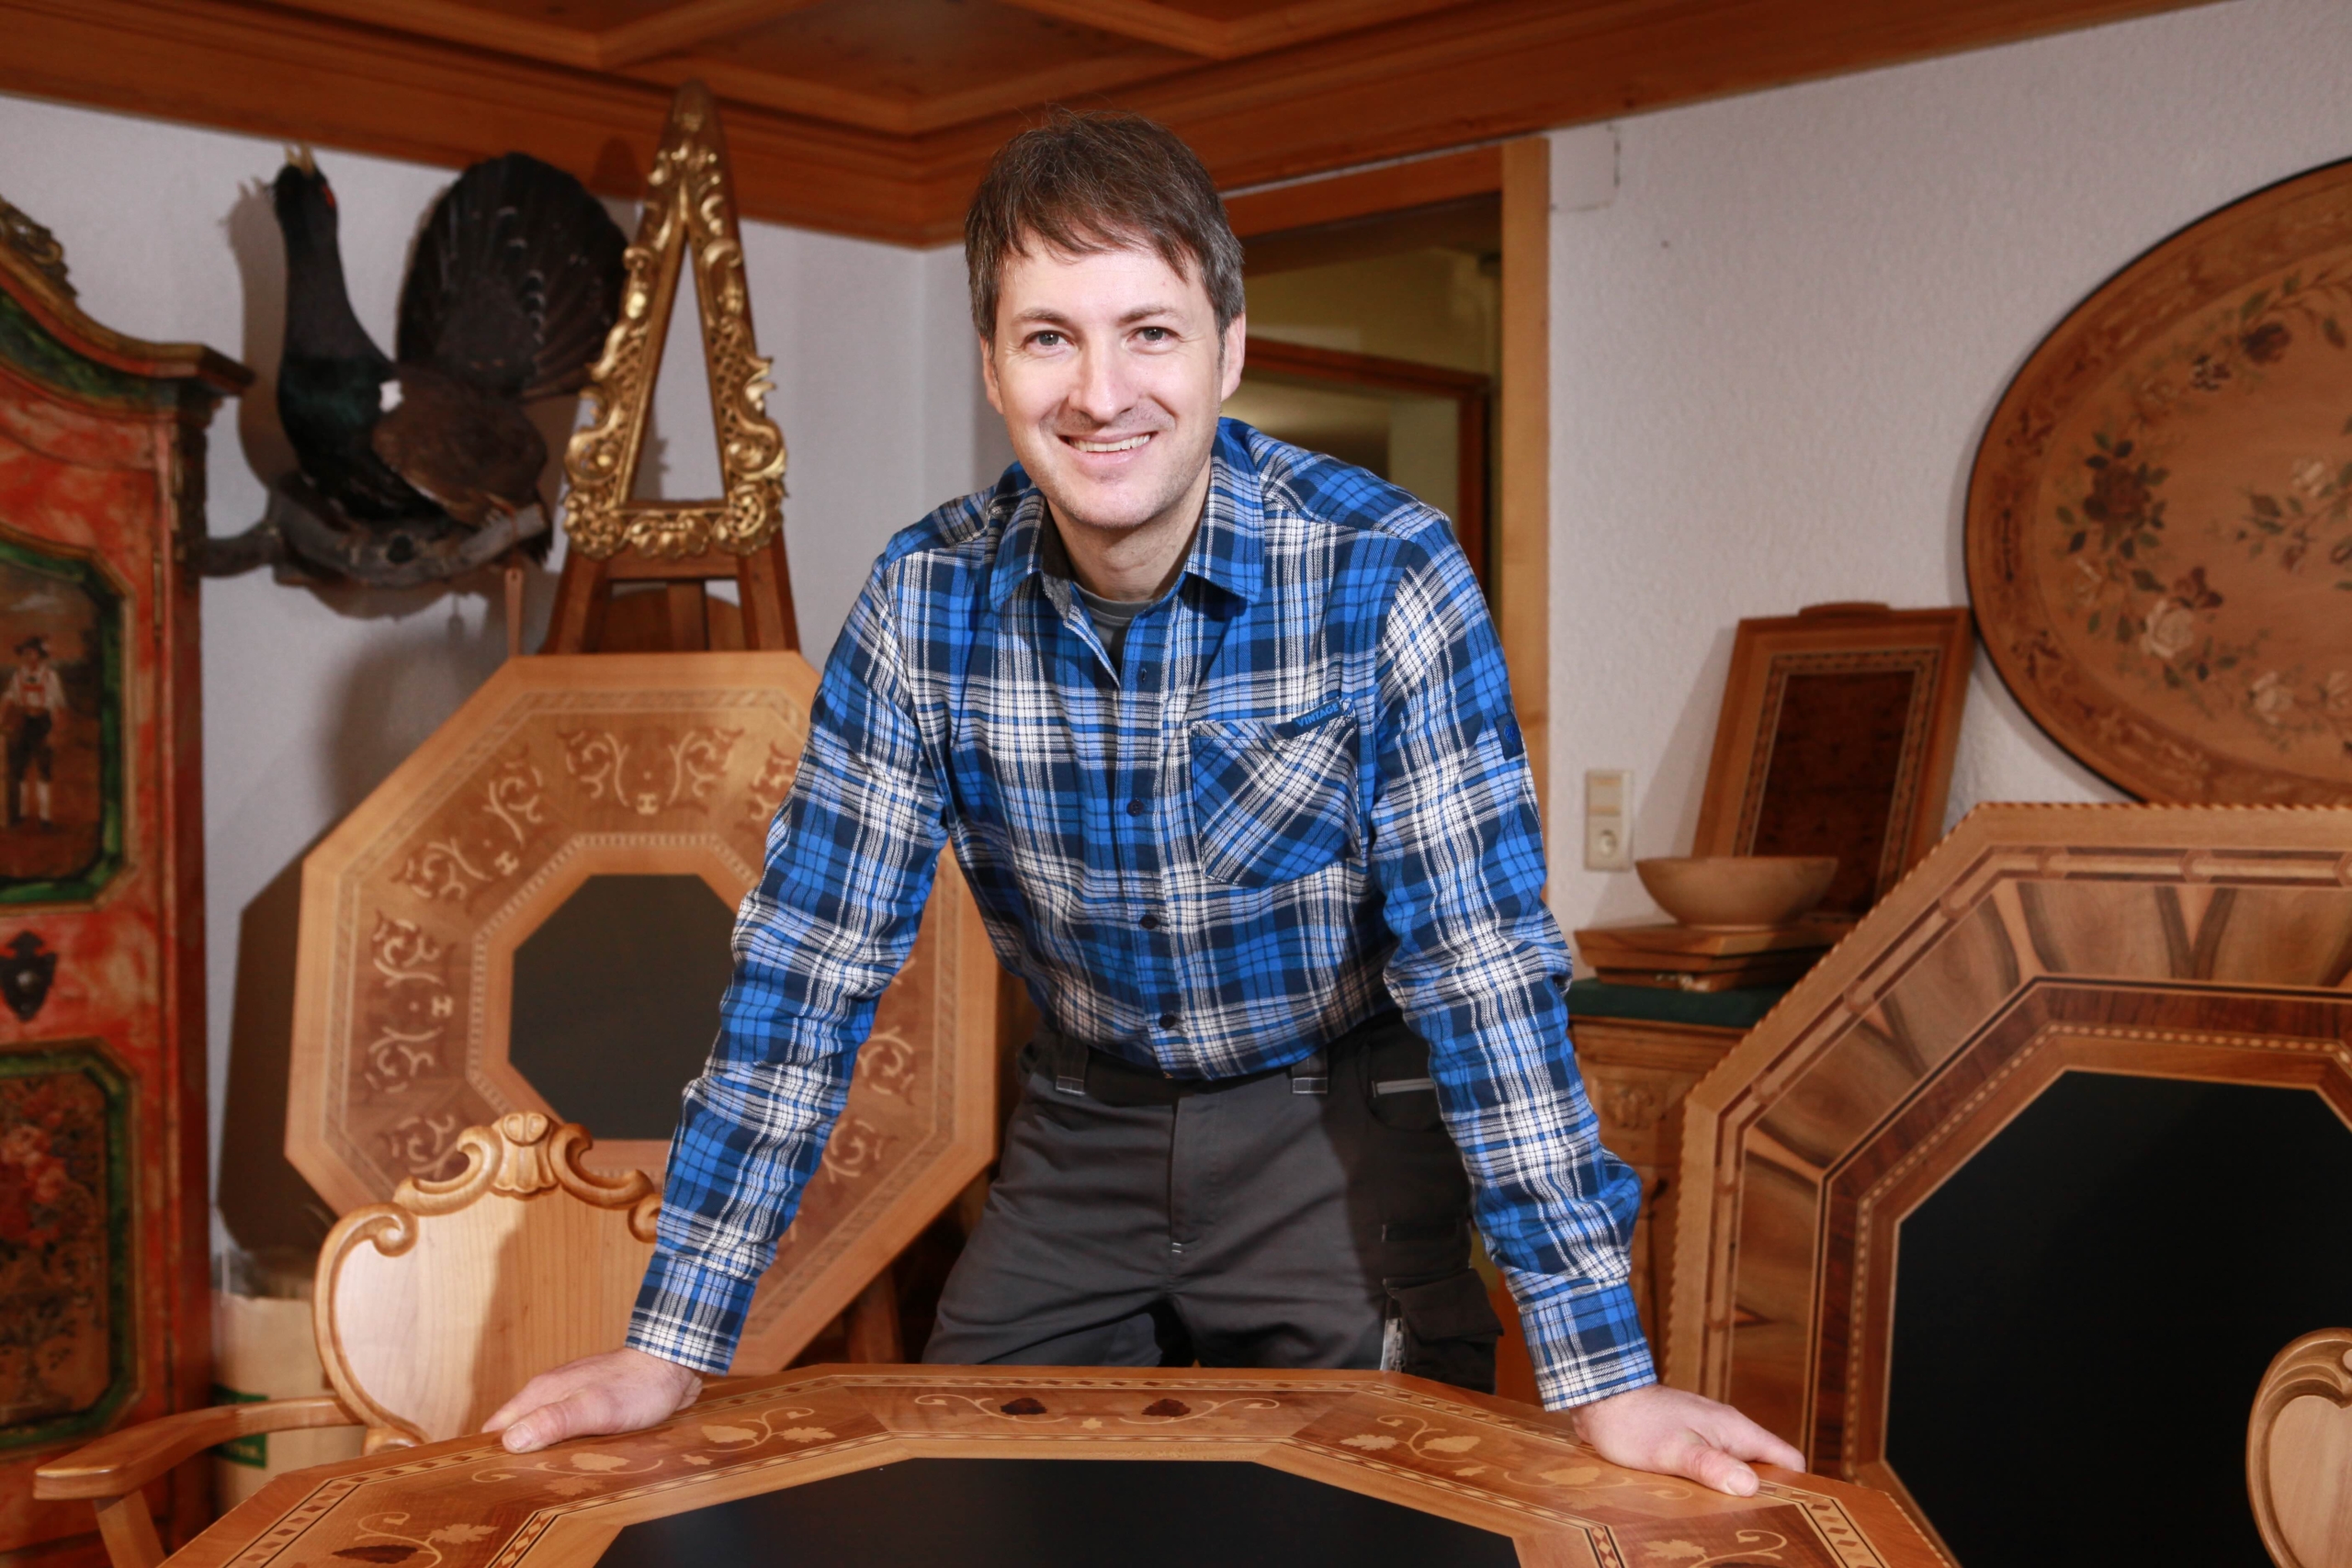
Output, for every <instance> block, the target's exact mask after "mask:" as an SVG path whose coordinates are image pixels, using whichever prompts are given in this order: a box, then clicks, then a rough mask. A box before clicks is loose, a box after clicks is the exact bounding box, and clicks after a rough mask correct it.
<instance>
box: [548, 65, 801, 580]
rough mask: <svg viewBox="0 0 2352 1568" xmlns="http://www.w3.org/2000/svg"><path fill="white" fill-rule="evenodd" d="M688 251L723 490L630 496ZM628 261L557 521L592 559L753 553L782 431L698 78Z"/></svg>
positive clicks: (767, 516) (776, 500)
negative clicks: (693, 495)
mask: <svg viewBox="0 0 2352 1568" xmlns="http://www.w3.org/2000/svg"><path fill="white" fill-rule="evenodd" d="M688 251H691V252H693V254H694V258H695V300H696V302H697V304H698V305H699V306H700V309H701V312H702V335H703V358H704V361H705V366H706V368H707V370H708V372H709V378H710V409H711V421H712V423H713V425H714V426H715V427H716V428H717V431H718V467H719V474H720V476H721V478H722V479H723V480H724V482H725V485H726V494H725V496H724V497H723V498H722V499H720V500H718V501H716V502H672V501H634V500H631V499H630V492H631V490H632V488H633V487H634V485H635V483H636V480H637V468H638V462H639V457H641V456H642V452H643V446H644V441H645V425H646V415H647V413H648V412H649V411H650V408H651V406H652V400H653V387H654V382H655V380H656V379H657V378H659V376H660V374H661V370H662V346H663V344H664V342H665V341H666V339H667V338H668V336H669V331H670V312H671V308H672V306H673V303H674V302H675V300H676V299H677V294H678V272H679V267H680V265H681V263H682V262H683V260H684V256H685V254H686V253H687V252H688ZM768 368H769V362H768V361H767V360H765V359H763V358H762V357H761V356H760V353H759V347H758V344H757V343H756V341H755V340H754V339H753V337H752V296H751V290H750V288H748V287H747V286H746V285H745V283H744V281H743V248H742V243H741V239H740V238H739V235H738V231H737V225H736V218H735V201H734V197H733V194H732V191H731V188H730V186H729V175H728V170H727V140H726V137H725V135H724V134H723V133H722V132H721V131H720V130H719V126H718V109H717V107H716V106H715V105H713V103H712V102H711V97H710V92H709V89H707V87H705V86H704V85H702V84H701V83H699V82H689V83H687V84H686V85H684V86H683V87H681V88H679V89H678V96H677V98H676V100H675V102H673V104H672V106H671V108H670V123H669V126H668V128H667V129H666V130H664V131H663V132H662V147H661V151H660V152H656V153H655V154H654V158H653V168H652V171H651V173H650V174H649V175H646V195H645V207H644V211H643V215H642V216H641V217H640V218H639V220H638V231H637V243H634V244H632V245H630V246H629V248H628V283H627V284H626V285H625V286H624V287H623V290H622V294H621V318H620V321H618V322H617V323H616V324H615V326H614V328H613V332H612V335H611V337H609V338H608V339H606V340H605V355H604V358H603V359H601V360H599V361H598V362H597V365H596V367H595V368H594V370H593V371H591V372H590V379H589V383H588V400H589V403H590V405H591V407H592V409H593V411H594V413H593V418H592V420H591V423H589V425H588V427H587V428H585V429H583V430H582V431H581V432H580V433H579V434H576V435H574V436H573V437H572V438H571V447H570V449H569V450H568V451H567V452H566V453H565V454H564V471H565V472H566V473H567V474H568V475H569V476H570V477H571V497H570V500H569V501H567V502H566V503H565V507H564V518H563V526H564V533H565V535H566V536H567V537H569V539H570V540H571V548H573V549H575V550H582V551H585V552H586V553H587V554H588V555H590V556H592V557H594V558H597V559H599V560H602V559H604V558H607V557H609V556H612V555H615V554H616V553H618V552H619V551H621V550H623V549H633V550H635V551H637V552H638V553H639V554H640V555H646V556H653V557H661V558H684V557H688V556H699V555H704V554H707V553H708V552H710V551H712V550H714V549H716V550H723V551H726V552H727V553H729V554H730V555H739V556H741V555H749V554H750V553H751V552H752V551H753V550H756V549H758V548H760V547H762V546H763V545H765V544H767V543H768V541H769V540H771V539H773V538H775V536H776V534H777V533H778V532H779V531H780V530H781V529H782V528H783V526H784V464H785V451H784V434H783V432H781V431H779V430H778V429H777V428H776V425H775V421H774V420H772V419H770V418H769V417H768V414H767V404H766V397H767V392H768V389H769V382H768Z"/></svg>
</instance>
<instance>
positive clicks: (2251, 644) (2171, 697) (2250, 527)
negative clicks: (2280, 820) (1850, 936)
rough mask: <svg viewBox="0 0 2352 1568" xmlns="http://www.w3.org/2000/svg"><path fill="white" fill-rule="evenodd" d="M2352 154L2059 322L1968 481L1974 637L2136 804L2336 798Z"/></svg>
mask: <svg viewBox="0 0 2352 1568" xmlns="http://www.w3.org/2000/svg"><path fill="white" fill-rule="evenodd" d="M2348 376H2352V164H2330V165H2328V166H2327V167H2325V168H2322V169H2315V170H2313V171H2312V172H2311V173H2309V174H2306V175H2299V176H2298V177H2296V178H2294V179H2291V180H2287V181H2284V182H2282V183H2280V184H2278V185H2276V186H2271V187H2270V188H2269V189H2267V190H2264V191H2260V192H2257V193H2256V194H2255V195H2253V196H2250V197H2246V198H2245V199H2244V200H2242V201H2239V202H2237V203H2235V204H2233V205H2232V206H2229V207H2226V208H2223V209H2222V210H2221V211H2219V212H2216V213H2213V214H2212V215H2211V216H2210V217H2207V218H2205V219H2202V220H2199V221H2198V222H2197V223H2195V224H2192V225H2191V226H2190V227H2188V228H2187V229H2185V230H2183V231H2180V232H2179V233H2177V234H2175V235H2174V236H2173V237H2172V238H2170V239H2168V240H2166V241H2165V242H2164V243H2162V244H2159V245H2157V246H2156V247H2155V248H2154V249H2153V250H2151V251H2149V252H2148V253H2147V254H2145V255H2143V256H2142V257H2140V258H2139V259H2138V260H2137V261H2135V262H2133V263H2132V264H2131V265H2130V266H2128V267H2126V268H2124V270H2123V271H2121V272H2120V273H2118V274H2117V275H2116V276H2114V277H2113V278H2112V279H2111V280H2109V282H2108V283H2106V284H2105V285H2103V286H2101V288H2099V289H2098V292H2097V293H2095V294H2093V295H2092V296H2091V297H2090V298H2089V299H2086V300H2085V301H2084V302H2083V303H2082V304H2081V305H2080V306H2078V307H2076V308H2075V311H2074V313H2073V314H2071V315H2069V316H2068V317H2067V318H2066V320H2065V321H2062V322H2061V323H2059V325H2058V328H2057V330H2056V331H2054V332H2052V333H2051V334H2050V336H2049V337H2048V338H2047V339H2046V340H2044V341H2043V343H2042V344H2041V347H2040V348H2038V349H2036V350H2035V351H2034V354H2033V355H2032V357H2031V358H2030V359H2029V360H2027V361H2026V365H2025V368H2023V369H2022V370H2020V371H2019V372H2018V377H2017V379H2016V380H2015V381H2014V382H2012V383H2011V384H2010V387H2009V389H2008V393H2007V396H2006V397H2004V398H2003V399H2002V400H2001V405H2000V407H1999V408H1998V409H1997V410H1996V412H1994V415H1993V419H1992V423H1990V425H1988V426H1987V428H1986V430H1985V442H1984V445H1983V446H1982V447H1981V448H1980V449H1979V451H1978V453H1977V457H1976V468H1975V473H1974V476H1973V479H1971V481H1970V486H1969V499H1968V547H1967V553H1968V583H1969V594H1970V597H1971V598H1972V600H1973V602H1974V604H1975V607H1976V614H1977V618H1978V620H1979V621H1980V623H1981V624H1982V625H1983V626H1984V629H1985V646H1986V647H1987V648H1988V649H1990V650H1991V652H1992V655H1993V661H1994V664H1995V665H1996V667H1997V668H1998V669H1999V671H2001V676H2002V679H2004V680H2005V681H2007V682H2008V684H2009V689H2010V690H2011V691H2012V692H2014V693H2015V694H2017V698H2018V702H2019V703H2020V704H2021V705H2023V706H2024V707H2025V709H2026V711H2027V712H2028V713H2030V714H2031V715H2032V716H2033V717H2034V720H2035V722H2036V723H2038V724H2040V725H2041V727H2042V728H2044V729H2046V730H2048V731H2049V732H2050V734H2051V736H2052V739H2056V740H2057V742H2058V743H2059V744H2060V745H2062V746H2064V747H2065V748H2066V749H2067V750H2070V751H2072V752H2073V753H2074V754H2075V756H2077V757H2079V758H2081V759H2082V760H2083V761H2084V762H2086V763H2087V764H2088V765H2089V766H2091V767H2092V768H2095V769H2097V770H2098V772H2099V773H2103V774H2105V775H2106V776H2107V777H2108V778H2109V779H2111V780H2113V781H2114V782H2115V783H2116V784H2120V785H2121V786H2122V787H2123V788H2124V789H2127V790H2129V791H2131V793H2132V794H2134V795H2139V796H2140V797H2141V798H2143V799H2145V800H2152V801H2177V802H2198V801H2214V802H2232V801H2236V802H2276V803H2280V804H2291V803H2312V804H2315V803H2323V802H2335V803H2343V802H2347V801H2352V642H2347V640H2346V637H2345V635H2344V627H2345V626H2346V621H2347V619H2352V423H2347V415H2352V397H2347V396H2346V378H2347V377H2348Z"/></svg>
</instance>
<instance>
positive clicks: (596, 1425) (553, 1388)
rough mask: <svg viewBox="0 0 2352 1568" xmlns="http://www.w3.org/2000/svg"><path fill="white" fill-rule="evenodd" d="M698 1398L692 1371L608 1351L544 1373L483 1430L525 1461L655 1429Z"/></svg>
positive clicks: (699, 1384) (696, 1378)
mask: <svg viewBox="0 0 2352 1568" xmlns="http://www.w3.org/2000/svg"><path fill="white" fill-rule="evenodd" d="M701 1395H702V1379H701V1378H700V1377H699V1376H697V1375H696V1374H695V1372H694V1371H692V1370H691V1369H690V1368H686V1367H682V1366H680V1365H678V1363H677V1362H675V1361H665V1360H663V1359H662V1358H661V1357H659V1356H649V1355H647V1354H646V1353H645V1352H644V1351H642V1350H608V1351H606V1352H605V1354H603V1355H601V1356H583V1357H582V1358H581V1359H579V1360H577V1361H571V1362H568V1363H566V1364H565V1365H563V1366H560V1367H558V1368H556V1369H555V1371H551V1372H541V1373H540V1374H539V1375H538V1376H537V1377H535V1378H533V1379H532V1380H531V1381H530V1382H526V1383H525V1384H524V1385H523V1389H522V1392H521V1393H517V1394H516V1395H515V1397H514V1398H512V1399H510V1400H508V1401H507V1402H506V1403H505V1404H502V1405H500V1406H499V1407H498V1409H497V1410H496V1411H495V1412H494V1413H493V1414H492V1416H491V1418H490V1419H489V1420H487V1421H485V1422H483V1423H482V1427H481V1429H482V1430H483V1431H485V1432H503V1433H504V1434H505V1438H504V1441H505V1444H506V1451H507V1452H508V1453H515V1454H526V1453H529V1452H531V1451H532V1450H534V1449H543V1448H546V1447H547V1446H548V1444H550V1443H560V1442H562V1441H563V1440H564V1439H565V1438H588V1437H595V1436H598V1435H601V1434H604V1433H608V1432H634V1431H637V1430H639V1428H641V1427H653V1426H659V1425H660V1424H661V1423H662V1422H664V1421H667V1420H668V1419H669V1418H670V1417H671V1416H675V1415H676V1414H677V1413H678V1412H679V1411H681V1410H684V1408H685V1407H686V1406H687V1405H689V1404H693V1403H694V1402H695V1400H696V1399H698V1398H700V1397H701Z"/></svg>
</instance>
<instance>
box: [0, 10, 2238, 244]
mask: <svg viewBox="0 0 2352 1568" xmlns="http://www.w3.org/2000/svg"><path fill="white" fill-rule="evenodd" d="M2188 3H2194V0H1290V3H1287V4H1285V3H1283V0H289V3H287V4H281V5H261V4H253V3H248V0H0V89H6V90H10V91H16V92H22V93H27V94H31V95H34V96H47V97H54V98H63V99H68V100H72V101H76V102H82V103H91V104H99V105H104V106H107V107H114V108H123V109H130V110H133V111H137V112H141V113H147V114H154V115H161V116H164V117H167V118H179V119H187V120H192V121H197V122H199V123H203V124H208V125H217V126H222V127H228V128H231V129H234V130H247V131H256V132H260V133H263V134H266V135H270V136H275V137H280V138H285V139H288V140H295V141H310V142H314V143H317V144H319V145H321V146H322V147H342V148H351V149H358V150H363V151H368V152H384V153H389V154H392V155H396V156H401V157H409V158H417V159H423V160H424V161H427V162H432V163H441V164H451V165H458V164H465V163H467V162H469V161H471V160H472V159H474V158H477V157H481V156H484V155H487V154H490V153H494V152H503V151H506V150H508V149H510V148H518V149H521V150H523V151H526V152H534V153H537V154H538V155H539V156H541V157H543V158H546V159H548V161H550V162H552V163H556V164H561V165H563V166H565V167H567V168H570V169H571V170H573V171H574V172H575V173H577V174H579V175H582V177H584V178H587V179H589V180H590V181H591V182H592V183H593V184H594V185H595V186H598V187H599V188H601V189H604V190H606V191H609V192H612V193H615V194H618V195H634V194H636V191H637V189H638V178H639V174H640V172H641V171H642V170H643V168H644V164H645V160H646V159H647V157H648V156H649V155H650V152H651V151H652V148H653V145H654V143H655V141H656V139H657V138H658V136H659V133H660V130H661V126H662V115H663V111H664V108H665V107H666V104H667V100H668V96H669V95H668V89H669V88H670V87H672V86H673V85H675V84H677V83H679V82H681V81H684V80H685V79H686V78H688V77H691V76H700V77H702V78H703V79H704V80H706V81H707V82H708V83H709V84H710V85H711V87H712V89H713V90H714V91H716V92H717V93H718V95H719V96H720V97H721V99H722V100H724V101H725V104H726V108H727V129H728V136H729V141H730V143H731V145H732V148H733V152H734V158H735V164H736V173H737V178H738V183H739V186H740V188H741V199H742V203H743V206H744V208H745V209H746V211H747V212H748V213H750V214H751V215H752V216H755V217H762V218H769V219H775V220H780V221H785V222H792V223H800V224H806V225H809V226H812V227H816V228H821V229H831V230H836V231H843V232H848V233H854V234H864V235H869V236H872V237H874V238H876V239H886V240H895V241H901V242H912V243H926V242H936V241H941V240H946V239H950V238H953V237H954V236H955V235H956V232H957V231H958V229H959V226H960V220H961V215H962V210H963V206H964V203H965V201H966V199H967V197H968V195H969V193H970V191H971V187H972V186H973V184H974V183H975V181H976V180H977V179H978V174H979V170H980V169H981V167H982V166H983V165H984V164H985V163H986V161H987V159H988V156H989V152H991V151H992V150H993V149H994V148H995V147H996V146H997V145H998V144H999V143H1000V142H1001V141H1003V139H1004V138H1005V137H1006V136H1007V135H1008V134H1009V133H1010V132H1011V131H1012V130H1015V129H1017V128H1018V127H1019V126H1020V125H1022V124H1023V122H1024V120H1025V119H1026V118H1029V117H1032V116H1034V115H1035V112H1036V110H1037V109H1038V107H1040V106H1043V105H1046V104H1051V103H1067V104H1071V105H1074V106H1079V107H1104V106H1111V107H1125V108H1134V109H1138V110H1141V111H1142V112H1144V113H1147V114H1149V115H1152V116H1154V117H1155V118H1159V119H1162V120H1164V121H1166V122H1168V123H1169V124H1170V125H1172V126H1174V127H1175V128H1176V129H1177V130H1179V131H1180V132H1182V134H1183V135H1184V137H1185V138H1186V139H1187V140H1188V141H1191V142H1192V144H1193V146H1194V147H1195V148H1197V149H1198V150H1199V151H1200V152H1201V154H1202V155H1203V157H1204V158H1205V159H1206V160H1207V161H1208V164H1209V166H1210V167H1211V168H1212V169H1213V170H1214V171H1215V172H1216V175H1217V178H1218V181H1219V183H1220V184H1221V185H1222V186H1225V187H1226V188H1227V189H1228V190H1230V189H1236V188H1240V187H1246V186H1254V185H1260V184H1263V183H1266V182H1270V181H1277V180H1283V179H1288V178H1293V177H1295V176H1299V175H1312V174H1317V173H1322V172H1325V171H1329V170H1334V169H1341V168H1348V167H1352V166H1356V165H1360V164H1366V163H1369V162H1374V161H1377V160H1381V159H1388V158H1397V157H1405V156H1410V155H1413V154H1418V153H1423V152H1432V151H1436V150H1439V149H1444V148H1451V147H1461V146H1464V145H1467V144H1473V143H1476V142H1479V141H1491V140H1493V139H1496V138H1499V137H1506V136H1511V135H1516V134H1519V133H1521V132H1525V131H1531V130H1541V129H1543V128H1544V127H1547V126H1557V125H1568V124H1575V123H1577V122H1579V121H1586V120H1592V119H1599V118H1607V117H1610V116H1614V115H1620V114H1623V113H1626V112H1628V111H1631V110H1635V109H1643V108H1654V107H1660V106H1663V105H1667V104H1672V103H1679V102H1684V101H1688V100H1691V99H1696V98H1702V97H1712V96H1720V95H1723V94H1727V93H1734V92H1740V91H1745V90H1748V89H1752V88H1758V87H1763V86H1769V85H1775V84H1779V83H1783V82H1791V81H1796V80H1801V79H1804V78H1807V77H1814V76H1821V75H1827V74H1831V73H1838V72H1842V71H1851V70H1857V69H1861V68H1864V67H1867V66H1872V65H1881V64H1887V63H1891V62H1896V61H1902V60H1910V59H1917V58H1919V57H1922V56H1926V55H1930V54H1936V53H1941V52H1947V51H1954V50H1961V49H1969V48H1975V47H1980V46H1983V45H1986V44H1993V43H1999V42H2006V41H2008V40H2011V39H2020V38H2026V37H2030V36H2033V35H2035V34H2039V33H2045V32H2051V31H2055V30H2059V29H2063V28H2077V27H2083V26H2087V25H2090V24H2094V23H2098V22H2104V21H2112V20H2117V19H2120V18H2121V17H2131V16H2137V15H2142V14H2144V13H2147V12H2152V11H2159V10H2166V9H2171V8H2174V7H2176V6H2181V5H2184V4H2188Z"/></svg>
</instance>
